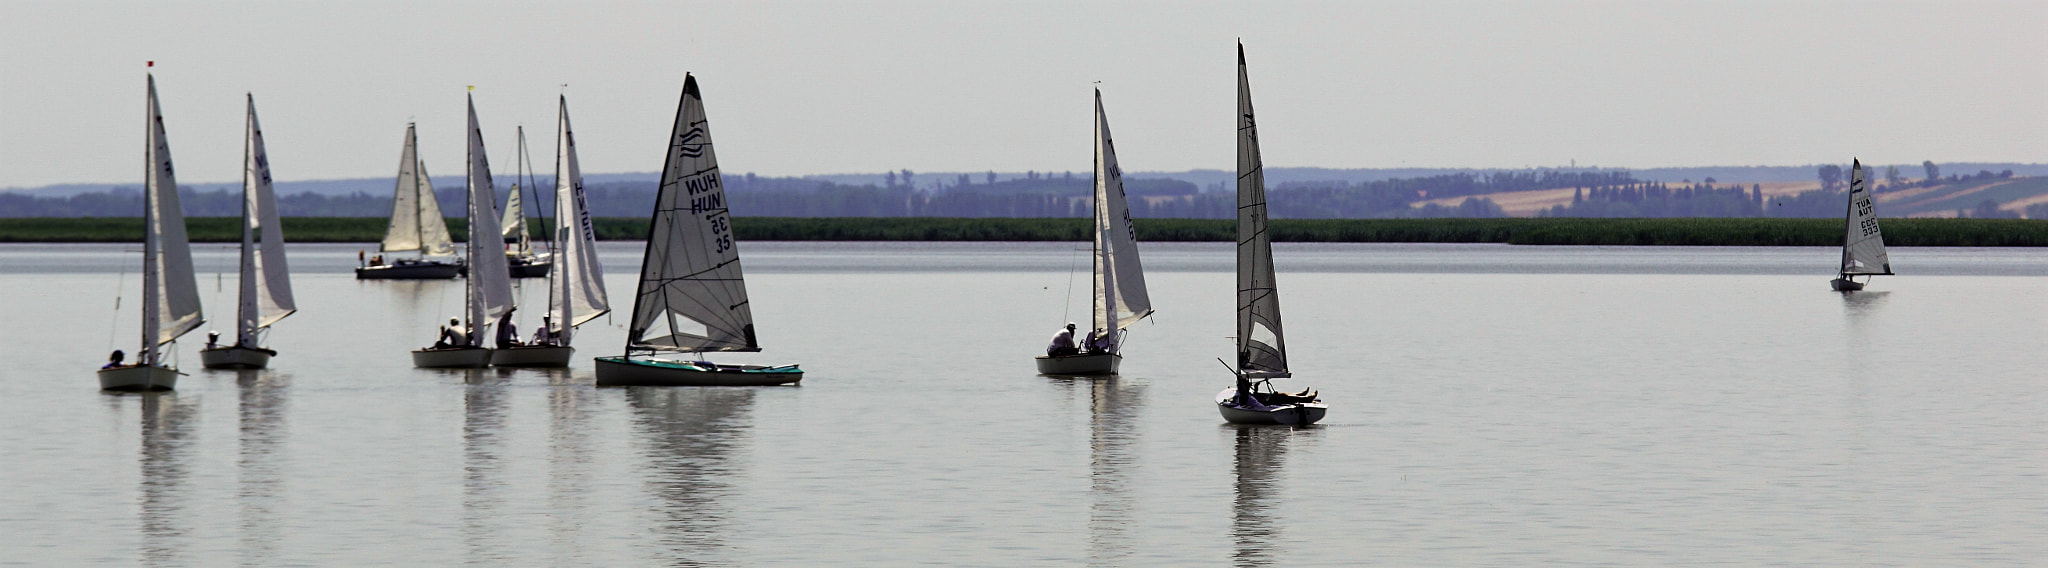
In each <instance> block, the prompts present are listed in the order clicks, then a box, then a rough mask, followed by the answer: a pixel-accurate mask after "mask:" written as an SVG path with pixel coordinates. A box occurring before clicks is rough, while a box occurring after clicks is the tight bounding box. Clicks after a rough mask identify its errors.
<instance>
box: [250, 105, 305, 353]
mask: <svg viewBox="0 0 2048 568" xmlns="http://www.w3.org/2000/svg"><path fill="white" fill-rule="evenodd" d="M248 138H249V154H248V159H247V160H245V163H244V172H243V177H244V179H245V184H244V187H243V188H242V189H243V193H244V194H246V197H245V201H244V203H243V207H244V208H246V209H249V210H250V211H248V212H247V213H245V215H246V216H247V217H248V218H247V219H245V222H253V223H254V226H253V227H249V228H245V229H244V232H245V233H247V236H245V237H244V244H243V247H244V248H245V249H246V248H249V243H248V242H247V239H249V238H254V239H255V240H256V242H255V243H254V244H255V247H254V249H255V251H254V253H253V254H251V253H247V252H245V253H243V254H244V255H245V256H251V257H252V258H253V260H251V261H249V262H250V264H245V265H244V268H245V269H250V268H253V272H254V278H253V280H254V284H253V289H252V288H251V287H250V286H251V285H249V284H245V285H243V286H244V290H245V291H253V292H254V294H255V298H254V299H253V300H245V301H244V304H245V307H253V308H254V309H255V315H254V316H253V320H254V321H253V324H254V329H250V330H246V331H243V332H242V338H243V339H244V340H245V341H247V342H248V344H249V345H255V344H256V341H257V338H256V337H254V336H255V329H262V328H266V327H270V325H271V324H275V323H277V322H278V321H279V320H282V319H284V318H285V317H286V316H290V315H292V314H293V313H294V312H297V311H298V305H297V302H296V301H294V300H293V299H292V283H291V268H290V266H289V265H287V264H286V263H285V259H284V227H283V226H282V225H280V224H279V220H278V212H277V192H276V190H275V189H274V188H273V187H272V184H271V179H270V154H269V152H268V151H267V150H265V149H264V147H263V127H262V126H261V124H260V123H259V122H257V120H256V98H255V96H253V95H251V96H250V97H249V136H248ZM242 278H243V279H245V280H250V279H252V278H251V275H250V274H248V273H244V274H243V276H242ZM248 319H250V318H245V321H247V320H248Z"/></svg>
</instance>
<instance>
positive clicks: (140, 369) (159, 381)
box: [99, 365, 179, 391]
mask: <svg viewBox="0 0 2048 568" xmlns="http://www.w3.org/2000/svg"><path fill="white" fill-rule="evenodd" d="M99 374H100V390H110V391H167V390H172V389H175V388H178V375H179V373H178V370H177V369H172V368H170V367H164V366H161V365H134V366H129V367H114V368H112V369H100V373H99Z"/></svg>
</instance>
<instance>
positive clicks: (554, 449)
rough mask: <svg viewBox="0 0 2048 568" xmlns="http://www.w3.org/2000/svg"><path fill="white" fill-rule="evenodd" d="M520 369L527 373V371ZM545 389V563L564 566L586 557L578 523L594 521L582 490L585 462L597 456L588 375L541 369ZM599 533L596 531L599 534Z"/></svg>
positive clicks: (593, 394)
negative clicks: (551, 554)
mask: <svg viewBox="0 0 2048 568" xmlns="http://www.w3.org/2000/svg"><path fill="white" fill-rule="evenodd" d="M526 372H533V371H532V370H528V371H526ZM541 372H544V373H546V374H547V384H548V386H549V387H550V388H548V401H547V403H548V510H549V511H553V513H552V514H550V515H548V535H549V539H550V540H551V541H552V542H550V543H549V544H550V546H549V547H548V548H549V550H552V551H554V554H555V555H556V557H555V558H552V559H549V561H548V563H549V564H553V565H556V566H565V565H570V564H576V563H578V561H579V560H578V559H583V558H590V557H591V553H590V552H588V551H586V550H585V549H584V546H583V534H582V527H584V526H587V525H591V524H594V523H595V521H596V519H593V518H591V514H590V513H591V510H590V504H589V502H588V499H587V494H588V492H589V491H588V488H586V487H584V484H585V483H587V482H588V480H590V479H591V477H592V476H593V475H595V474H594V473H593V472H592V471H591V467H590V464H592V463H594V462H596V461H597V459H598V456H597V454H598V452H596V451H595V448H594V446H595V445H596V440H595V439H593V438H592V436H591V434H590V431H591V429H592V428H594V426H593V425H592V424H591V423H590V422H591V421H590V419H591V416H592V415H595V414H597V413H598V411H599V408H598V407H597V396H598V395H597V390H596V389H595V388H594V387H592V386H591V383H592V381H594V380H595V377H594V376H591V375H590V371H589V370H584V371H583V373H584V375H585V376H582V377H578V376H576V372H575V371H573V370H571V369H545V370H541ZM600 536H602V535H600Z"/></svg>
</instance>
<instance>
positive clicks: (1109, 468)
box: [1054, 377, 1145, 566]
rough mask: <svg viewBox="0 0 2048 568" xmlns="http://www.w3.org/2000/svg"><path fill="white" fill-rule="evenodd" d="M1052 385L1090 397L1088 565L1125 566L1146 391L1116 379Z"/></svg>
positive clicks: (1130, 547) (1138, 385) (1068, 380)
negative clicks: (1061, 385)
mask: <svg viewBox="0 0 2048 568" xmlns="http://www.w3.org/2000/svg"><path fill="white" fill-rule="evenodd" d="M1054 380H1056V381H1058V382H1060V383H1065V384H1066V385H1067V386H1068V387H1070V388H1072V389H1074V390H1075V391H1077V392H1080V391H1085V392H1086V393H1087V395H1088V493H1089V497H1090V500H1091V502H1090V503H1089V506H1088V563H1089V564H1091V565H1096V566H1120V565H1123V564H1126V563H1127V562H1126V560H1127V559H1128V558H1129V557H1130V555H1131V550H1132V548H1133V546H1132V543H1131V537H1130V534H1129V532H1128V529H1129V526H1130V522H1131V515H1132V510H1133V509H1134V508H1135V507H1134V504H1135V502H1136V499H1134V498H1133V497H1132V496H1131V487H1132V483H1131V476H1132V474H1133V473H1135V472H1134V471H1133V467H1134V466H1136V465H1137V464H1138V463H1139V457H1138V456H1137V446H1138V441H1139V434H1138V429H1137V423H1138V412H1139V410H1140V409H1141V408H1142V407H1143V406H1144V392H1145V387H1144V386H1143V385H1141V384H1139V383H1137V382H1134V381H1131V380H1129V379H1123V378H1119V377H1103V378H1089V379H1074V378H1058V379H1054Z"/></svg>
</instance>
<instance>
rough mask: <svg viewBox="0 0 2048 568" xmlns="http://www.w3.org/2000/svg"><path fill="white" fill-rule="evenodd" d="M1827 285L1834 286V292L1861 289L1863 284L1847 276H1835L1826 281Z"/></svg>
mask: <svg viewBox="0 0 2048 568" xmlns="http://www.w3.org/2000/svg"><path fill="white" fill-rule="evenodd" d="M1828 285H1830V286H1834V287H1835V291H1836V292H1854V291H1857V290H1862V289H1863V286H1864V284H1863V283H1862V282H1857V281H1855V280H1850V279H1847V278H1836V279H1834V280H1833V281H1831V282H1828Z"/></svg>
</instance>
